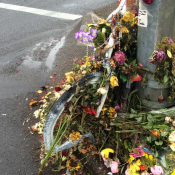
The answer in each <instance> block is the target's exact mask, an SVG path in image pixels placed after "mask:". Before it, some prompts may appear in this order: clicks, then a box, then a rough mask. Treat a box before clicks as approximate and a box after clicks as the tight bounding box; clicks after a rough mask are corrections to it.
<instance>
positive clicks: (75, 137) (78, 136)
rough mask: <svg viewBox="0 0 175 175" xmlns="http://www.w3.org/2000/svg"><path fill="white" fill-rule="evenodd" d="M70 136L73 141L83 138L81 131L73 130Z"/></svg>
mask: <svg viewBox="0 0 175 175" xmlns="http://www.w3.org/2000/svg"><path fill="white" fill-rule="evenodd" d="M69 137H70V138H71V140H72V141H73V142H75V141H76V140H78V139H79V138H81V137H82V135H81V134H80V133H79V132H73V133H72V134H70V136H69Z"/></svg>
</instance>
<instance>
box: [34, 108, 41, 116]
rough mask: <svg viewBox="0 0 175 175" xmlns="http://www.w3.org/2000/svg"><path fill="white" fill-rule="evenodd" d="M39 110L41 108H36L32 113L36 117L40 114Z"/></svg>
mask: <svg viewBox="0 0 175 175" xmlns="http://www.w3.org/2000/svg"><path fill="white" fill-rule="evenodd" d="M40 112H41V109H38V110H36V111H35V112H34V115H35V117H36V118H38V117H39V116H40Z"/></svg>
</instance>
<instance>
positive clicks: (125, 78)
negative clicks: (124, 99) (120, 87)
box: [120, 73, 128, 82]
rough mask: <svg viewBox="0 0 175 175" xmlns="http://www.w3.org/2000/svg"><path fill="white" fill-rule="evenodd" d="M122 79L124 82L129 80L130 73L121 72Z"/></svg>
mask: <svg viewBox="0 0 175 175" xmlns="http://www.w3.org/2000/svg"><path fill="white" fill-rule="evenodd" d="M120 79H122V80H123V81H124V82H126V81H128V75H127V74H123V73H120Z"/></svg>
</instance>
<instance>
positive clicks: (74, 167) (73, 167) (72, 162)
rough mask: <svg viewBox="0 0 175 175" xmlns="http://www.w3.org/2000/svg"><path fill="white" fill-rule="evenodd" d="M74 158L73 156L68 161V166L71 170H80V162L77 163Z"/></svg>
mask: <svg viewBox="0 0 175 175" xmlns="http://www.w3.org/2000/svg"><path fill="white" fill-rule="evenodd" d="M74 159H75V158H74V157H73V158H72V159H70V160H69V161H68V164H67V166H68V168H69V170H70V171H74V170H76V171H78V170H79V169H80V168H81V166H80V164H79V163H77V162H76V161H75V160H74Z"/></svg>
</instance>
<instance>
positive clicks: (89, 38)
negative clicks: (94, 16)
mask: <svg viewBox="0 0 175 175" xmlns="http://www.w3.org/2000/svg"><path fill="white" fill-rule="evenodd" d="M93 39H94V38H93V36H92V35H89V36H88V41H89V42H90V43H92V42H93Z"/></svg>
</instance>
